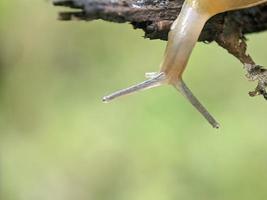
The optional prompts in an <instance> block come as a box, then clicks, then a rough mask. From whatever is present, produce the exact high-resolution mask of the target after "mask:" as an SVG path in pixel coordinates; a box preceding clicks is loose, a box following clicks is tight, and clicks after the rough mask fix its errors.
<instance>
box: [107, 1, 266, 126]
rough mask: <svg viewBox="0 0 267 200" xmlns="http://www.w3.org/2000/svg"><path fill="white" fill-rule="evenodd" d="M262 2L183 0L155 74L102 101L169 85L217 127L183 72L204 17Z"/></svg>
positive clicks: (207, 17) (217, 124) (202, 25)
mask: <svg viewBox="0 0 267 200" xmlns="http://www.w3.org/2000/svg"><path fill="white" fill-rule="evenodd" d="M264 2H267V0H185V2H184V4H183V7H182V10H181V12H180V14H179V16H178V17H177V19H176V20H175V21H174V23H173V24H172V26H171V30H170V32H169V35H168V43H167V47H166V50H165V55H164V60H163V62H162V64H161V67H160V71H159V73H149V74H148V75H147V77H148V78H149V79H148V80H146V81H144V82H142V83H140V84H137V85H134V86H131V87H129V88H126V89H123V90H120V91H118V92H115V93H113V94H111V95H109V96H106V97H104V98H103V101H104V102H109V101H110V100H112V99H115V98H117V97H120V96H124V95H126V94H130V93H133V92H137V91H140V90H144V89H149V88H152V87H157V86H160V85H163V84H169V85H172V86H174V87H175V88H176V89H177V90H178V91H179V92H180V93H182V94H183V95H184V96H185V97H186V98H187V100H188V101H189V102H190V103H191V104H192V105H193V106H194V107H195V108H196V109H197V110H198V111H199V112H200V113H201V114H202V115H203V117H205V118H206V119H207V121H208V122H209V123H210V124H211V125H212V126H213V127H214V128H219V123H218V122H217V121H216V120H215V119H214V118H213V117H212V116H211V115H210V114H209V112H208V111H207V110H206V109H205V107H204V106H203V105H202V104H201V103H200V102H199V101H198V100H197V98H196V97H195V96H194V95H193V93H192V92H191V91H190V89H189V88H188V87H187V86H186V84H185V83H184V81H183V79H182V75H183V72H184V70H185V68H186V66H187V63H188V60H189V58H190V55H191V52H192V50H193V49H194V47H195V44H196V42H197V40H198V38H199V35H200V33H201V31H202V29H203V27H204V25H205V23H206V22H207V20H208V19H210V18H211V17H212V16H214V15H216V14H218V13H221V12H225V11H230V10H236V9H242V8H247V7H251V6H255V5H257V4H261V3H264Z"/></svg>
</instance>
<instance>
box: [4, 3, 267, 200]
mask: <svg viewBox="0 0 267 200" xmlns="http://www.w3.org/2000/svg"><path fill="white" fill-rule="evenodd" d="M59 10H64V9H63V8H56V7H53V6H52V5H51V3H50V2H48V1H42V0H40V1H37V0H34V1H33V0H17V1H16V0H15V1H10V0H1V1H0V13H1V14H0V16H1V17H0V44H1V45H0V137H1V138H0V144H1V147H0V148H1V163H0V170H1V173H0V181H1V186H0V196H1V197H0V198H1V200H37V199H38V200H72V199H76V200H84V199H90V200H91V199H92V200H126V199H127V200H176V199H183V200H195V199H198V200H226V199H227V200H229V199H234V200H239V199H240V200H246V199H248V200H251V199H260V200H262V199H266V198H267V190H266V189H267V130H266V117H267V112H266V111H267V107H266V102H265V101H264V99H263V98H261V97H256V98H250V97H249V96H248V95H247V93H248V91H249V90H252V89H253V88H254V87H255V83H251V82H248V81H247V80H246V79H245V78H244V74H245V72H244V70H243V69H242V65H241V64H240V63H239V62H238V61H237V60H236V59H235V58H233V57H232V56H231V55H229V54H228V53H227V52H226V51H225V50H223V49H222V48H220V47H218V46H217V45H216V44H210V45H205V44H201V43H199V44H198V45H197V47H196V48H195V50H194V52H193V55H192V57H191V60H190V63H189V66H188V69H187V71H186V74H185V80H186V81H187V83H188V85H189V86H190V87H191V88H192V90H193V91H194V93H195V94H196V95H197V96H198V97H199V98H200V99H201V101H202V102H203V103H204V104H205V105H206V107H207V108H208V109H209V110H210V111H211V113H212V114H213V115H214V116H216V118H217V119H218V120H219V122H220V123H221V125H222V127H221V129H219V130H215V129H212V128H211V127H210V125H209V124H208V123H207V122H206V121H205V120H204V119H203V118H202V117H201V116H200V115H199V114H198V113H197V112H196V111H195V110H194V109H193V108H192V106H191V105H189V104H188V103H187V102H186V100H185V99H184V98H183V97H182V96H181V95H179V94H177V92H176V91H175V90H174V89H173V88H171V87H167V86H166V87H162V88H157V89H153V90H150V91H145V92H142V93H139V94H135V95H132V96H128V97H125V98H121V99H119V100H117V101H114V102H112V103H110V104H103V103H102V102H101V97H102V96H103V95H105V94H108V93H110V92H112V91H114V90H117V89H120V88H123V87H125V86H128V85H131V84H133V83H136V82H138V81H141V80H144V73H145V72H150V71H156V70H158V68H159V64H160V62H161V60H162V55H163V52H164V49H165V45H166V43H165V42H163V41H149V40H145V39H143V38H142V36H143V33H142V32H141V31H139V30H133V29H132V27H131V26H130V25H128V24H123V25H121V24H114V23H107V22H103V21H94V22H90V23H88V22H77V21H76V22H60V21H58V20H57V12H58V11H59ZM248 38H249V42H248V43H249V52H250V54H251V55H252V56H253V57H254V58H255V60H256V61H257V62H258V64H262V65H265V66H266V65H267V57H266V44H267V33H260V34H254V35H250V36H249V37H248Z"/></svg>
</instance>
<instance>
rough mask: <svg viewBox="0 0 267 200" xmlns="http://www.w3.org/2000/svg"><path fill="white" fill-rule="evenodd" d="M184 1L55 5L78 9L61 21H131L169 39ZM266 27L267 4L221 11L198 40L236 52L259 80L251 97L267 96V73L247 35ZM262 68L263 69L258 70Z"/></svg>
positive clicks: (87, 0) (61, 0)
mask: <svg viewBox="0 0 267 200" xmlns="http://www.w3.org/2000/svg"><path fill="white" fill-rule="evenodd" d="M183 1H184V0H127V1H126V0H53V3H54V5H57V6H65V7H70V8H74V9H76V10H73V11H66V12H60V13H59V19H60V20H74V19H76V20H87V21H88V20H95V19H103V20H106V21H112V22H117V23H124V22H130V23H131V24H132V25H133V26H134V28H139V29H143V30H144V32H145V38H150V39H162V40H167V36H168V32H169V30H170V26H171V24H172V23H173V21H174V20H175V19H176V18H177V16H178V14H179V12H180V10H181V7H182V4H183ZM264 30H267V4H263V5H260V6H256V7H253V8H248V9H243V10H238V11H231V12H226V13H222V14H219V15H216V16H214V17H213V18H211V19H210V20H209V21H208V22H207V24H206V25H205V27H204V29H203V31H202V33H201V36H200V38H199V41H203V42H206V43H210V42H212V41H216V42H217V43H218V44H219V45H220V46H221V47H223V48H225V49H226V50H227V51H228V52H229V53H230V54H232V55H234V56H235V57H236V58H237V59H239V60H240V62H241V63H243V64H244V66H245V69H246V70H247V77H248V78H249V79H250V80H254V81H258V85H257V87H256V89H255V91H253V92H250V93H249V94H250V96H255V95H258V94H262V95H263V96H264V97H265V98H267V93H266V91H265V87H266V86H267V72H266V70H265V69H263V68H262V67H259V66H257V65H256V64H255V62H254V61H253V59H252V58H251V57H250V56H249V55H248V54H247V53H246V50H247V45H246V40H245V34H248V33H255V32H260V31H264ZM259 69H260V70H259Z"/></svg>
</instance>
